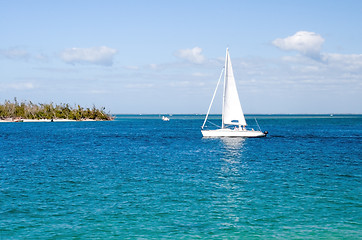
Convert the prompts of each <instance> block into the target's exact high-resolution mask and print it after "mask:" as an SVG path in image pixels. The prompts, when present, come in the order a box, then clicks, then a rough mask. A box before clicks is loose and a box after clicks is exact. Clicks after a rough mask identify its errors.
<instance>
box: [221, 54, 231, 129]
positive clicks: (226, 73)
mask: <svg viewBox="0 0 362 240" xmlns="http://www.w3.org/2000/svg"><path fill="white" fill-rule="evenodd" d="M228 55H229V48H226V57H225V67H224V68H225V74H224V90H223V94H222V115H221V116H222V117H221V119H222V120H221V122H222V125H221V128H224V114H225V89H226V78H227V75H228V72H229V69H228Z"/></svg>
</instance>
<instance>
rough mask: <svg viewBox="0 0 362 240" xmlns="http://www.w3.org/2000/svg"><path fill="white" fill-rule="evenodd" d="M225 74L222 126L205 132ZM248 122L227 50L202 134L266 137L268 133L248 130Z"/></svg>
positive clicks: (209, 135)
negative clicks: (223, 66)
mask: <svg viewBox="0 0 362 240" xmlns="http://www.w3.org/2000/svg"><path fill="white" fill-rule="evenodd" d="M224 71H225V73H224V91H223V106H222V126H221V128H219V129H216V130H204V127H205V124H206V121H207V118H208V116H209V113H210V109H211V106H212V103H213V101H214V98H215V94H216V92H217V89H218V86H219V84H220V80H221V77H222V75H223V72H224ZM246 125H247V124H246V121H245V117H244V113H243V110H242V108H241V104H240V100H239V95H238V91H237V88H236V83H235V78H234V73H233V69H232V65H231V60H230V55H229V49H226V59H225V68H224V69H223V71H222V72H221V75H220V78H219V81H218V83H217V85H216V89H215V92H214V95H213V97H212V99H211V103H210V106H209V109H208V111H207V114H206V117H205V121H204V124H203V125H202V127H201V133H202V135H203V136H204V137H265V136H266V135H267V134H268V132H267V131H265V132H262V131H255V130H254V129H247V128H246Z"/></svg>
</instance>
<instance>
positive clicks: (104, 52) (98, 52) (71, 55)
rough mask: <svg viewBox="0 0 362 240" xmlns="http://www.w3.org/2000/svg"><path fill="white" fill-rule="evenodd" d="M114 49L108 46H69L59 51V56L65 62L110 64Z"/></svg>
mask: <svg viewBox="0 0 362 240" xmlns="http://www.w3.org/2000/svg"><path fill="white" fill-rule="evenodd" d="M116 53H117V50H116V49H113V48H109V47H104V46H103V47H93V48H69V49H66V50H64V51H63V52H62V53H61V58H62V59H63V61H65V62H66V63H72V64H74V63H90V64H97V65H105V66H110V65H112V64H113V57H114V55H115V54H116Z"/></svg>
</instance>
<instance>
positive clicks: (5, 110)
mask: <svg viewBox="0 0 362 240" xmlns="http://www.w3.org/2000/svg"><path fill="white" fill-rule="evenodd" d="M0 119H1V120H4V119H69V120H77V121H81V120H86V119H92V120H99V121H102V120H103V121H107V120H113V119H114V117H112V115H111V114H109V113H106V112H105V108H104V107H101V108H100V109H98V108H96V107H95V106H94V105H93V107H92V108H83V107H81V106H79V105H76V106H75V107H74V108H73V107H71V106H70V105H69V104H64V103H62V104H53V103H49V104H42V103H40V104H34V103H32V102H31V101H28V102H27V101H22V102H18V101H17V99H16V98H15V99H14V102H11V101H9V100H5V102H4V104H0Z"/></svg>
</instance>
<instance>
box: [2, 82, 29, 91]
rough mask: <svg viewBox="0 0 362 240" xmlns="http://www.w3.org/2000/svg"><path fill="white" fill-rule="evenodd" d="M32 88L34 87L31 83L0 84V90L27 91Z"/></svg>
mask: <svg viewBox="0 0 362 240" xmlns="http://www.w3.org/2000/svg"><path fill="white" fill-rule="evenodd" d="M34 88H35V86H34V84H33V83H31V82H17V83H0V90H28V89H34Z"/></svg>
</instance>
